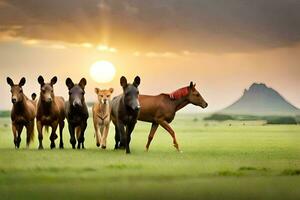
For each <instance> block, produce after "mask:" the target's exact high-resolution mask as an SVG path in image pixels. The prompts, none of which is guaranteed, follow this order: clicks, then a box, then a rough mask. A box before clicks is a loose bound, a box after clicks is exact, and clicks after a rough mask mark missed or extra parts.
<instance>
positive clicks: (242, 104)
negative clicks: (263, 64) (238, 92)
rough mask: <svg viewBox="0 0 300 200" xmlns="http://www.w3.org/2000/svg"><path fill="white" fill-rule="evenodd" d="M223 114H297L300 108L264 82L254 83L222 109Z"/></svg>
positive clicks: (299, 112)
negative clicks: (238, 97) (233, 101)
mask: <svg viewBox="0 0 300 200" xmlns="http://www.w3.org/2000/svg"><path fill="white" fill-rule="evenodd" d="M220 113H223V114H243V115H297V114H300V110H299V109H298V108H297V107H295V106H293V105H292V104H291V103H289V102H288V101H287V100H286V99H284V98H283V97H282V96H281V95H280V94H279V93H278V92H277V91H275V90H274V89H272V88H270V87H267V86H266V85H265V84H263V83H254V84H252V85H251V87H250V88H249V89H248V90H247V89H245V91H244V94H243V95H242V97H241V98H240V99H239V100H237V101H236V102H235V103H233V104H232V105H230V106H229V107H227V108H225V109H224V110H222V111H221V112H220Z"/></svg>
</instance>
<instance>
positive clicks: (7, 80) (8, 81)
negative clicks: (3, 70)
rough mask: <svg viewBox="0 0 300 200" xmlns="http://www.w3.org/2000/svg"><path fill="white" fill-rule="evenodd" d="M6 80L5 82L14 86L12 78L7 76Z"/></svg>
mask: <svg viewBox="0 0 300 200" xmlns="http://www.w3.org/2000/svg"><path fill="white" fill-rule="evenodd" d="M6 82H7V84H8V85H10V86H14V82H13V80H11V78H9V77H7V78H6Z"/></svg>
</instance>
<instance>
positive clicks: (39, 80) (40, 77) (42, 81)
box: [38, 76, 45, 86]
mask: <svg viewBox="0 0 300 200" xmlns="http://www.w3.org/2000/svg"><path fill="white" fill-rule="evenodd" d="M38 82H39V84H40V85H41V86H43V85H45V80H44V78H43V77H42V76H39V78H38Z"/></svg>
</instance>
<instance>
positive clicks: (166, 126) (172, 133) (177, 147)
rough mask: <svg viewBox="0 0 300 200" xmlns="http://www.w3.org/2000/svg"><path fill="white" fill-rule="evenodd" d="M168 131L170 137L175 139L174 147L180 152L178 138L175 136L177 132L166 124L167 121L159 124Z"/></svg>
mask: <svg viewBox="0 0 300 200" xmlns="http://www.w3.org/2000/svg"><path fill="white" fill-rule="evenodd" d="M159 124H160V125H161V126H162V127H163V128H164V129H165V130H166V131H168V132H169V133H170V135H171V136H172V138H173V144H174V147H175V148H176V149H177V150H178V151H179V146H178V143H177V140H176V136H175V132H174V131H173V129H172V128H171V126H170V125H169V124H168V123H167V122H166V121H161V122H160V123H159Z"/></svg>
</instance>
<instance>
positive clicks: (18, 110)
mask: <svg viewBox="0 0 300 200" xmlns="http://www.w3.org/2000/svg"><path fill="white" fill-rule="evenodd" d="M14 108H15V112H16V113H20V114H23V113H24V111H25V109H26V96H25V95H24V94H23V100H22V101H21V102H19V103H17V104H15V105H14Z"/></svg>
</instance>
